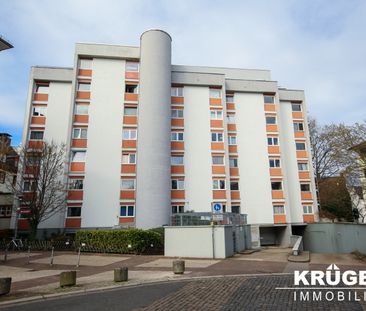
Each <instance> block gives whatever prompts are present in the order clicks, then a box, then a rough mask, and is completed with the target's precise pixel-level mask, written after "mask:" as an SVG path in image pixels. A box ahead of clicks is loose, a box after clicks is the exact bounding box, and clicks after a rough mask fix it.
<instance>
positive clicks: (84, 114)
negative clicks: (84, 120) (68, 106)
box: [74, 103, 89, 116]
mask: <svg viewBox="0 0 366 311" xmlns="http://www.w3.org/2000/svg"><path fill="white" fill-rule="evenodd" d="M80 107H87V108H86V112H87V113H80V111H78V110H79V109H80ZM74 114H76V115H80V116H88V115H89V105H83V104H81V103H76V104H75V113H74Z"/></svg>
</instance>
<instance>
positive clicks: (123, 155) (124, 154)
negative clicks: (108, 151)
mask: <svg viewBox="0 0 366 311" xmlns="http://www.w3.org/2000/svg"><path fill="white" fill-rule="evenodd" d="M125 156H127V157H128V162H124V158H125ZM131 158H133V159H134V162H131ZM121 163H122V164H136V153H135V152H128V153H127V152H122V159H121Z"/></svg>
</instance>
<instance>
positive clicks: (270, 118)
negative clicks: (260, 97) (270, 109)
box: [266, 116, 276, 124]
mask: <svg viewBox="0 0 366 311" xmlns="http://www.w3.org/2000/svg"><path fill="white" fill-rule="evenodd" d="M266 124H276V117H274V116H266Z"/></svg>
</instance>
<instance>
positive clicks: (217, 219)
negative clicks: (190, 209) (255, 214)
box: [170, 213, 247, 226]
mask: <svg viewBox="0 0 366 311" xmlns="http://www.w3.org/2000/svg"><path fill="white" fill-rule="evenodd" d="M211 222H214V223H215V224H217V225H245V224H246V223H247V215H246V214H236V213H220V214H216V213H178V214H174V215H172V216H171V219H170V225H171V226H208V225H210V224H211Z"/></svg>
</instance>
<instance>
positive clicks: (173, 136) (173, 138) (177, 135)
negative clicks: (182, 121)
mask: <svg viewBox="0 0 366 311" xmlns="http://www.w3.org/2000/svg"><path fill="white" fill-rule="evenodd" d="M180 136H181V139H180ZM170 141H184V131H173V132H171V133H170Z"/></svg>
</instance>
